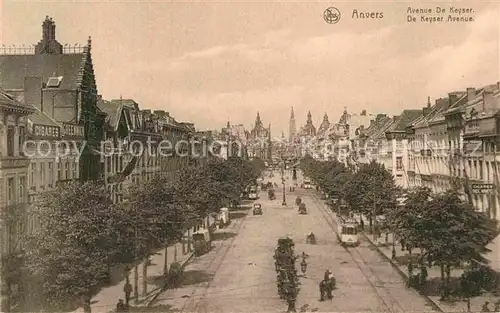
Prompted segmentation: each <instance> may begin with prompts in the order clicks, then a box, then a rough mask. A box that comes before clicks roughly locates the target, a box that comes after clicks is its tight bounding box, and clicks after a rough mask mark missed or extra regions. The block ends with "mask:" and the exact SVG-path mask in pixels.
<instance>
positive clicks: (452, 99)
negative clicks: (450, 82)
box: [448, 93, 458, 108]
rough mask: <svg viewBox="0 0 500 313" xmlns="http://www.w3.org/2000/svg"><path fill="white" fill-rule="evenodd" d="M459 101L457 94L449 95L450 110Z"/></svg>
mask: <svg viewBox="0 0 500 313" xmlns="http://www.w3.org/2000/svg"><path fill="white" fill-rule="evenodd" d="M457 101H458V95H457V94H456V93H449V94H448V108H449V107H451V106H452V105H454V104H455V103H456V102H457Z"/></svg>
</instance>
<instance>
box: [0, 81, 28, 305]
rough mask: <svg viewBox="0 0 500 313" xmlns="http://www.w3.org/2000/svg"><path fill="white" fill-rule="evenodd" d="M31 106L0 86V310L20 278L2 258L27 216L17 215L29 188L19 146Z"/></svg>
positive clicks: (8, 254)
mask: <svg viewBox="0 0 500 313" xmlns="http://www.w3.org/2000/svg"><path fill="white" fill-rule="evenodd" d="M33 111H34V110H33V108H32V107H30V106H27V105H25V104H23V103H22V102H19V101H16V100H15V98H14V97H13V96H12V95H9V94H8V93H6V92H5V91H3V90H0V210H1V212H0V213H1V215H2V217H1V219H0V252H1V253H2V258H1V260H0V297H1V298H0V301H1V302H0V303H1V307H0V310H1V311H2V312H7V311H8V310H10V305H9V302H10V300H11V293H12V290H15V289H17V288H14V286H15V285H18V284H19V283H20V281H22V279H16V278H17V277H12V276H10V278H9V279H7V278H6V273H9V274H11V273H12V269H10V268H9V267H8V265H7V264H5V263H8V264H10V263H11V262H5V263H4V261H5V260H7V258H10V257H11V256H13V255H16V252H17V251H18V249H19V248H20V246H19V243H20V242H19V238H20V236H19V233H18V231H17V230H18V229H19V228H24V227H23V226H24V225H25V224H26V220H25V219H24V218H23V219H22V220H19V219H18V216H19V212H20V211H21V210H24V209H25V208H26V205H25V204H26V202H27V198H28V197H27V194H28V193H27V190H28V188H27V187H28V182H27V180H28V168H29V161H30V160H29V158H28V157H27V156H26V155H24V151H23V149H22V147H23V142H24V139H25V133H26V128H27V115H28V114H30V113H32V112H33Z"/></svg>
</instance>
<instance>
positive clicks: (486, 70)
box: [417, 9, 500, 94]
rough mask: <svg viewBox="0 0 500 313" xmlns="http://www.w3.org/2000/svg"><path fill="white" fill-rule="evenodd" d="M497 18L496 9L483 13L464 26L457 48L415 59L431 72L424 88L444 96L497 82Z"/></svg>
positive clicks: (439, 50) (498, 38)
mask: <svg viewBox="0 0 500 313" xmlns="http://www.w3.org/2000/svg"><path fill="white" fill-rule="evenodd" d="M498 18H499V16H498V11H497V10H493V9H492V10H487V11H484V12H483V13H482V14H480V15H478V16H477V17H476V20H475V22H473V23H471V24H469V25H468V27H467V31H468V34H466V36H464V39H463V41H462V42H461V43H460V44H459V45H454V46H453V45H447V46H444V47H441V48H439V49H436V50H433V51H430V52H429V53H427V54H425V55H423V56H422V57H421V58H420V59H419V60H417V64H418V65H421V66H424V67H425V68H427V69H429V70H430V71H432V75H429V77H428V82H427V84H426V87H425V89H426V90H428V91H429V92H431V93H437V92H438V93H444V94H445V93H447V92H450V91H453V90H457V89H463V88H466V87H472V86H475V87H477V86H478V85H481V84H490V83H494V82H496V81H498V80H499V79H500V77H499V70H500V68H499V62H498V60H499V51H498V50H499V48H500V45H499V40H500V37H499V27H498ZM492 61H493V62H492Z"/></svg>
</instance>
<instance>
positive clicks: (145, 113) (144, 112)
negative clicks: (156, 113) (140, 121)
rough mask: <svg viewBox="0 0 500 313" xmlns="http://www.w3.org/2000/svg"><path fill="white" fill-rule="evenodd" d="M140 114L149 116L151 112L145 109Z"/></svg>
mask: <svg viewBox="0 0 500 313" xmlns="http://www.w3.org/2000/svg"><path fill="white" fill-rule="evenodd" d="M142 113H143V114H144V115H150V114H151V110H147V109H146V110H142Z"/></svg>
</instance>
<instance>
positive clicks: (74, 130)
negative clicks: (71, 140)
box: [63, 122, 85, 138]
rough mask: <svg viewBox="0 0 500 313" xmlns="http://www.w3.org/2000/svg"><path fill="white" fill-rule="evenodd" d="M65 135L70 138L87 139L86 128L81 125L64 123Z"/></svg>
mask: <svg viewBox="0 0 500 313" xmlns="http://www.w3.org/2000/svg"><path fill="white" fill-rule="evenodd" d="M63 135H64V136H70V137H81V138H83V137H85V127H84V126H83V125H79V124H73V123H66V122H63Z"/></svg>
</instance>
